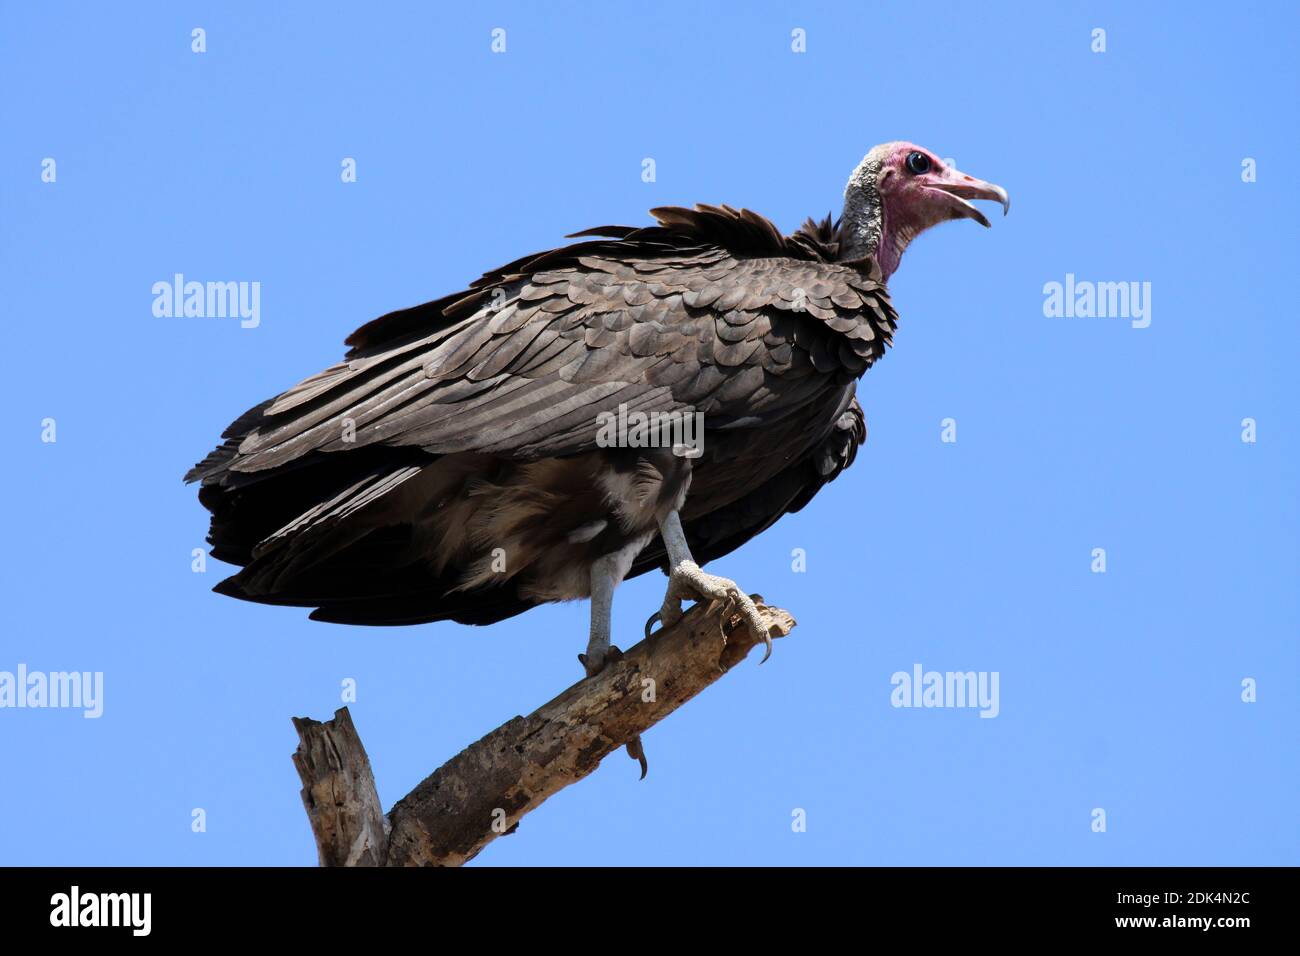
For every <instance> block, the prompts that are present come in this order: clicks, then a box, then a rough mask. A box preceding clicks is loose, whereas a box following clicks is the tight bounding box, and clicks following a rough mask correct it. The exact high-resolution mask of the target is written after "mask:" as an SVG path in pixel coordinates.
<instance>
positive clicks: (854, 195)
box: [840, 156, 916, 281]
mask: <svg viewBox="0 0 1300 956" xmlns="http://www.w3.org/2000/svg"><path fill="white" fill-rule="evenodd" d="M879 175H880V160H878V159H873V158H872V157H870V156H868V157H867V158H866V159H864V160H863V161H862V162H861V163H860V164H859V166H858V168H857V169H855V170H853V175H852V176H850V177H849V184H848V185H847V186H845V187H844V215H843V216H842V217H841V226H840V229H841V232H842V235H843V238H842V239H841V240H840V258H841V259H845V260H852V259H862V258H865V257H868V256H871V257H873V258H875V260H876V262H878V263H879V264H880V271H881V272H882V273H884V277H885V280H886V281H888V280H889V277H890V276H891V275H893V274H894V270H895V269H897V268H898V262H899V260H900V259H902V258H903V251H904V250H905V249H906V248H907V244H908V243H909V242H911V241H912V239H913V238H914V237H915V235H916V234H915V232H913V231H910V230H907V229H890V227H889V223H888V222H887V221H886V219H885V207H884V205H883V204H882V203H881V201H880V192H879V190H877V188H876V179H877V177H878V176H879Z"/></svg>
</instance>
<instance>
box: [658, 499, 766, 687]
mask: <svg viewBox="0 0 1300 956" xmlns="http://www.w3.org/2000/svg"><path fill="white" fill-rule="evenodd" d="M659 534H660V536H661V537H662V538H663V542H664V548H665V549H666V550H667V551H668V567H669V571H668V593H667V594H666V595H665V596H664V605H663V607H662V608H660V609H659V610H658V611H657V612H656V613H655V614H653V615H651V617H650V620H648V621H646V624H645V634H646V637H649V636H650V629H651V627H652V626H653V625H654V622H655V621H659V622H660V623H661V624H663V626H664V627H671V626H672V625H674V624H676V623H677V622H678V621H680V620H681V618H682V601H683V600H685V599H689V600H694V601H709V602H714V601H723V602H725V606H726V608H727V613H725V614H724V615H723V616H724V619H725V618H727V617H730V616H731V613H732V612H736V613H739V614H740V616H741V617H743V618H744V619H745V623H746V624H748V625H749V628H750V630H751V631H753V632H754V634H755V636H757V637H759V638H760V639H762V641H763V644H764V645H765V647H766V651H767V653H765V654H764V655H763V660H764V661H765V660H767V659H768V658H769V657H771V656H772V637H771V635H770V634H769V633H768V629H767V625H766V624H765V623H764V621H763V615H762V614H760V613H759V612H758V606H757V605H755V604H754V601H753V599H752V598H750V596H749V595H748V594H746V593H745V592H744V591H742V590H741V589H740V588H739V587H738V586H737V585H736V582H735V581H731V580H729V579H727V578H720V577H718V576H717V575H714V574H706V573H705V572H703V571H701V570H700V566H699V565H698V564H696V563H695V559H694V558H692V557H691V549H690V547H689V546H688V545H687V544H686V532H685V531H683V530H682V519H681V518H680V517H679V516H678V514H677V512H676V511H670V512H668V514H667V516H665V518H664V520H663V521H662V522H661V523H660V525H659ZM762 662H763V661H759V663H760V664H761V663H762Z"/></svg>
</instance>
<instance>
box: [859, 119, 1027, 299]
mask: <svg viewBox="0 0 1300 956" xmlns="http://www.w3.org/2000/svg"><path fill="white" fill-rule="evenodd" d="M844 199H845V204H844V221H845V224H846V226H847V227H848V228H849V229H850V230H851V231H855V232H856V233H857V243H856V245H855V251H857V252H859V253H865V254H874V255H875V256H876V258H877V260H878V261H879V262H880V266H881V269H882V270H884V272H885V275H886V276H888V275H890V274H892V273H893V271H894V270H895V269H897V268H898V262H899V259H900V258H901V257H902V255H903V251H904V250H905V249H906V248H907V246H908V243H910V242H911V241H912V240H913V239H915V238H916V237H917V236H919V235H920V234H921V233H922V232H924V231H925V230H927V229H929V228H930V227H931V226H937V225H938V224H939V223H941V222H947V221H948V220H950V219H974V220H975V221H976V222H978V223H979V224H980V225H982V226H987V225H988V224H989V221H988V219H987V218H986V217H985V215H984V214H983V213H982V212H980V211H979V210H978V209H976V208H975V207H974V206H973V205H971V204H970V203H969V202H967V200H969V199H987V200H992V201H994V202H999V203H1001V204H1002V209H1003V214H1004V215H1005V214H1006V211H1007V210H1008V209H1010V207H1011V201H1010V200H1009V199H1008V198H1007V192H1006V190H1005V189H1003V188H1002V187H1001V186H995V185H993V184H992V183H987V182H984V181H983V180H981V179H976V178H975V177H973V176H968V175H966V174H965V173H963V172H961V171H960V170H958V169H956V168H955V167H953V166H949V165H947V164H945V163H944V161H943V160H942V159H940V158H939V156H938V155H937V154H935V153H934V152H932V151H931V150H928V149H925V148H924V147H922V146H917V145H916V144H915V143H905V142H896V143H884V144H882V145H880V146H877V147H875V148H874V149H873V150H871V152H869V153H867V155H866V158H865V159H863V160H862V163H861V164H860V165H859V166H858V168H857V169H855V170H854V171H853V175H852V177H850V179H849V184H848V187H847V188H846V189H845V193H844ZM858 246H860V248H858Z"/></svg>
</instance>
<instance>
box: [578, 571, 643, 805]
mask: <svg viewBox="0 0 1300 956" xmlns="http://www.w3.org/2000/svg"><path fill="white" fill-rule="evenodd" d="M614 587H615V581H614V556H613V555H607V556H606V557H603V558H597V559H596V560H595V561H594V562H593V563H592V565H591V631H590V636H589V637H588V638H587V653H585V654H579V655H578V660H579V661H580V662H581V663H582V667H583V669H584V670H585V671H586V672H587V676H588V677H594V676H595V675H597V674H599V673H600V672H601V671H602V670H604V669H605V665H606V664H609V663H611V662H613V661H616V660H618V659H619V658H620V657H622V656H623V652H622V651H620V650H619V649H618V648H617V647H615V646H614V645H612V644H610V642H609V640H610V627H611V625H610V611H611V610H612V608H613V606H614ZM627 755H628V756H629V757H631V758H632V759H633V760H635V761H637V762H638V763H640V764H641V779H642V780H644V779H645V775H646V772H647V771H648V770H649V769H650V765H649V764H648V763H647V762H646V758H645V748H643V747H642V746H641V737H640V735H637V736H636V737H633V738H632V739H631V740H629V741H628V742H627Z"/></svg>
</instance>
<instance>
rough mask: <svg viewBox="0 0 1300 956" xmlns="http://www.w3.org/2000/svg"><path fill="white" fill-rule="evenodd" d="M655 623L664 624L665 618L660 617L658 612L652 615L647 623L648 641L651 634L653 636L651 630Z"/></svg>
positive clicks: (646, 633)
mask: <svg viewBox="0 0 1300 956" xmlns="http://www.w3.org/2000/svg"><path fill="white" fill-rule="evenodd" d="M655 621H659V622H661V623H662V622H663V618H662V617H661V616H660V614H659V612H658V611H655V612H654V613H653V614H651V615H650V618H649V620H647V621H646V622H645V638H646V640H647V641H648V640H650V634H651V630H650V629H651V628H652V627H654V623H655Z"/></svg>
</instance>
